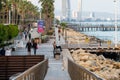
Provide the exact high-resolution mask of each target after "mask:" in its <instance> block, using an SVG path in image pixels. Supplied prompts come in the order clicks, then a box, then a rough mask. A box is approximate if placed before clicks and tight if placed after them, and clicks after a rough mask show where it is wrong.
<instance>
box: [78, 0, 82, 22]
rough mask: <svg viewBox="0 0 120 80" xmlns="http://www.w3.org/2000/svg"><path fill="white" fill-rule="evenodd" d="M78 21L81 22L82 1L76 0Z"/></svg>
mask: <svg viewBox="0 0 120 80" xmlns="http://www.w3.org/2000/svg"><path fill="white" fill-rule="evenodd" d="M78 20H79V21H80V20H82V0H78Z"/></svg>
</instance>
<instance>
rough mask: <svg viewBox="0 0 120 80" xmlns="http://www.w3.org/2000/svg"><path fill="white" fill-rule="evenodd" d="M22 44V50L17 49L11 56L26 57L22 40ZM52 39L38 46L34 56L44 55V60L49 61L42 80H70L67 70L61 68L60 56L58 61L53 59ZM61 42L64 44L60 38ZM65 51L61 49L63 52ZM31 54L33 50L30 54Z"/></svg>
mask: <svg viewBox="0 0 120 80" xmlns="http://www.w3.org/2000/svg"><path fill="white" fill-rule="evenodd" d="M22 40H23V42H24V44H23V47H22V48H17V49H16V51H14V52H12V53H11V54H12V55H28V54H27V49H26V48H25V45H26V42H27V41H25V40H24V39H22ZM53 42H54V39H50V40H49V41H48V42H47V43H43V44H39V46H38V49H37V52H36V54H37V55H42V54H43V55H45V57H46V58H48V59H49V68H48V72H47V74H46V77H45V79H44V80H71V79H70V77H69V74H68V72H67V68H65V67H64V66H63V62H64V61H63V58H62V56H60V60H56V59H55V58H54V57H53V45H52V43H53ZM61 42H62V43H64V40H63V38H61ZM64 51H65V50H64V49H63V52H64ZM31 55H34V54H33V49H32V52H31Z"/></svg>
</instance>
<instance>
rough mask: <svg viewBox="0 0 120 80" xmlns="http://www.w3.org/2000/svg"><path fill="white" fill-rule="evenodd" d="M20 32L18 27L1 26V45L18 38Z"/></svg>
mask: <svg viewBox="0 0 120 80" xmlns="http://www.w3.org/2000/svg"><path fill="white" fill-rule="evenodd" d="M18 32H19V30H18V26H17V25H3V24H0V44H1V43H3V42H4V41H8V40H11V39H12V38H14V37H16V36H17V35H18Z"/></svg>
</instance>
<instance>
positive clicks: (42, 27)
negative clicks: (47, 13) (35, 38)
mask: <svg viewBox="0 0 120 80" xmlns="http://www.w3.org/2000/svg"><path fill="white" fill-rule="evenodd" d="M42 32H44V21H43V20H39V21H38V33H42Z"/></svg>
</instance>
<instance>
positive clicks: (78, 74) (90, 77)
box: [68, 59, 104, 80]
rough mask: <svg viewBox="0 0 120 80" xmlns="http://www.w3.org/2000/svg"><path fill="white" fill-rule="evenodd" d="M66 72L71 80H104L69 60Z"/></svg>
mask: <svg viewBox="0 0 120 80" xmlns="http://www.w3.org/2000/svg"><path fill="white" fill-rule="evenodd" d="M68 72H69V75H70V77H71V80H104V79H102V78H100V77H98V76H97V75H95V74H93V73H92V72H90V71H88V70H87V69H85V68H84V67H82V66H79V65H77V64H76V63H74V62H73V61H72V60H70V59H68Z"/></svg>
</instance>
